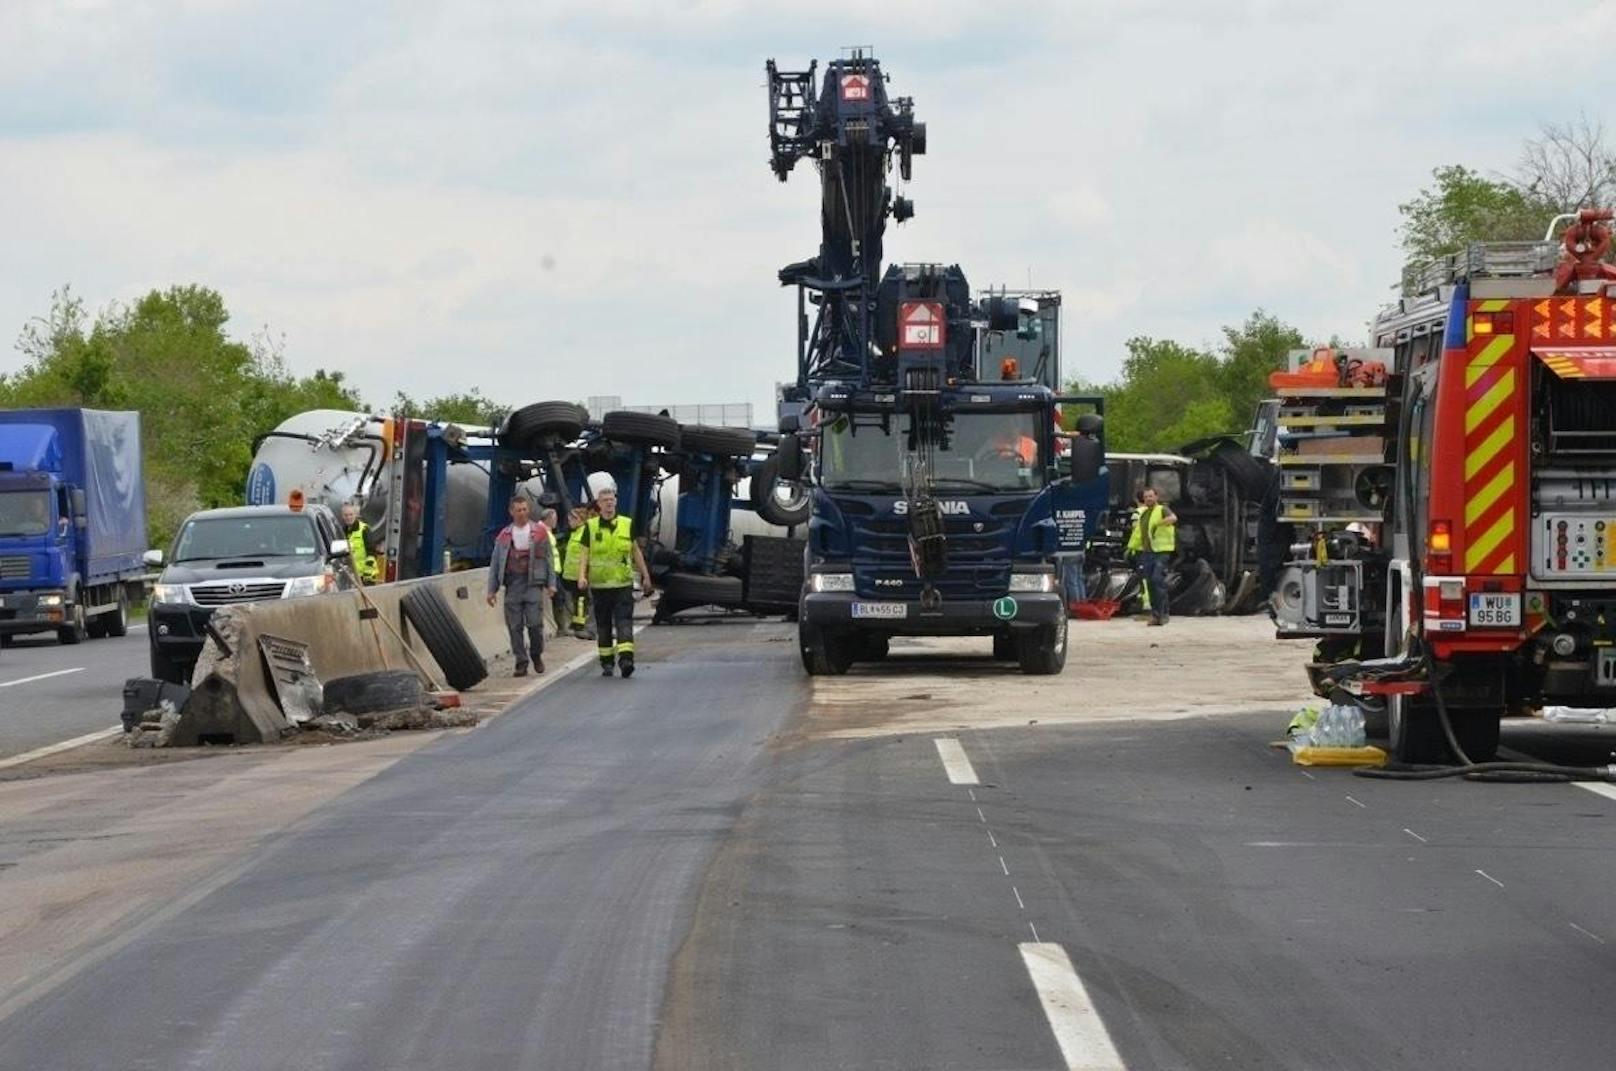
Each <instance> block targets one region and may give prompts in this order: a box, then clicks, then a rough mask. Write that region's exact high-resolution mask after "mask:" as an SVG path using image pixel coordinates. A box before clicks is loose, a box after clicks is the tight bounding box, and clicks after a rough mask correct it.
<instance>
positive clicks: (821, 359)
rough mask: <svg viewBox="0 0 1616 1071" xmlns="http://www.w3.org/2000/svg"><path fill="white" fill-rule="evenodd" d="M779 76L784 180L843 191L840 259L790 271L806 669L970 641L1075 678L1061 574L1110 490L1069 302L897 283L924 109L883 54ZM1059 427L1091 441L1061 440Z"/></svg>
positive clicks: (774, 97)
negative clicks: (812, 177) (899, 93)
mask: <svg viewBox="0 0 1616 1071" xmlns="http://www.w3.org/2000/svg"><path fill="white" fill-rule="evenodd" d="M766 69H767V73H768V79H769V139H770V145H771V148H772V151H773V155H772V160H771V166H772V168H773V170H774V173H775V175H776V176H777V177H778V178H779V179H780V180H781V181H782V182H784V181H785V180H786V179H787V178H788V177H789V175H790V173H791V171H792V169H793V168H794V167H795V165H796V164H797V162H798V161H799V160H802V159H805V158H806V159H812V160H813V161H814V163H815V166H816V167H817V169H818V171H819V177H820V184H821V190H822V196H821V216H820V222H821V242H820V248H819V253H818V255H816V256H814V257H812V258H810V259H808V260H804V261H800V262H798V263H795V264H790V265H788V266H786V267H785V268H783V269H781V271H780V282H781V283H782V285H786V286H795V287H796V288H797V311H798V315H797V321H798V327H797V334H798V340H797V378H796V382H795V383H794V384H792V385H791V386H789V387H787V388H785V389H784V390H783V391H782V396H781V424H780V429H781V432H782V435H781V442H780V448H779V450H778V452H777V456H778V457H779V458H780V472H781V475H782V477H784V478H785V479H787V480H800V481H804V482H806V483H808V484H809V485H811V487H812V509H811V515H810V519H809V522H808V544H807V549H806V561H805V580H804V584H803V593H802V598H801V602H800V604H799V608H798V637H799V644H800V647H801V651H802V661H803V665H804V667H805V668H806V669H807V671H808V672H809V673H810V674H813V675H820V674H839V673H845V672H846V671H847V670H848V668H849V667H850V666H851V665H852V664H853V663H854V662H856V661H864V660H869V661H875V660H879V659H881V658H883V657H885V656H886V654H887V651H888V647H889V642H890V640H891V638H892V637H893V636H899V635H964V636H983V637H992V640H993V653H994V656H995V657H996V658H1000V659H1004V660H1014V661H1017V662H1019V664H1020V667H1021V669H1022V670H1023V671H1024V672H1027V673H1041V674H1049V673H1058V672H1060V670H1061V668H1062V667H1063V666H1064V665H1065V662H1066V607H1065V605H1064V603H1063V601H1062V596H1061V592H1060V581H1059V577H1058V575H1057V569H1056V563H1057V561H1058V558H1059V556H1060V555H1061V554H1063V553H1075V552H1079V551H1081V550H1082V548H1083V546H1084V543H1085V541H1086V533H1087V532H1089V531H1092V530H1094V529H1095V528H1096V527H1097V526H1098V523H1099V520H1100V515H1101V512H1102V511H1103V510H1104V509H1105V506H1106V490H1107V489H1106V480H1105V473H1104V453H1105V447H1104V444H1103V440H1102V435H1103V426H1102V421H1101V413H1102V412H1103V401H1102V400H1101V399H1100V398H1098V397H1094V396H1077V395H1069V396H1068V395H1062V394H1061V393H1060V350H1059V329H1060V320H1059V316H1060V295H1059V294H1058V293H1055V292H1053V291H1043V292H1009V291H998V292H989V293H987V294H985V295H981V296H973V294H972V292H971V289H970V286H969V284H968V283H967V281H966V277H965V273H964V272H963V271H961V269H960V268H959V266H958V265H941V264H901V265H893V266H890V267H887V268H886V269H885V271H883V270H882V253H883V239H884V236H885V232H886V221H887V218H888V217H889V216H890V217H891V218H892V219H894V220H896V221H898V222H900V223H901V222H902V221H904V220H906V219H909V218H910V217H911V216H913V215H914V203H913V202H912V201H910V200H909V199H908V198H906V197H903V196H898V195H896V194H895V193H894V191H893V190H892V188H891V186H890V185H889V183H888V178H889V176H890V174H891V172H892V169H893V166H894V164H895V165H896V167H897V170H898V173H899V174H900V175H901V176H902V178H903V179H904V180H906V181H907V180H908V179H909V177H910V174H911V171H912V168H913V163H914V158H915V157H916V156H920V155H923V154H924V153H925V152H926V126H925V124H924V123H922V122H919V121H918V120H916V119H915V116H914V104H913V101H912V100H911V99H910V98H908V97H890V96H888V94H887V79H886V76H885V75H884V74H883V72H882V70H881V65H880V63H879V61H877V60H876V59H875V58H874V57H872V56H870V55H868V54H867V53H866V52H864V51H863V50H854V51H852V52H851V53H850V54H849V55H847V56H846V57H845V58H842V59H839V60H834V61H832V62H830V63H828V64H826V69H825V73H824V77H823V79H822V80H820V79H819V78H818V75H817V72H818V63H817V61H816V62H815V63H813V64H811V65H810V66H809V68H808V69H807V70H806V71H782V70H779V69H778V68H777V67H776V66H775V63H774V61H773V60H770V61H769V62H768V64H767V68H766ZM984 366H986V369H987V370H986V372H984ZM1063 406H1064V407H1067V408H1066V410H1065V411H1064V412H1062V411H1061V410H1060V409H1059V408H1058V407H1063ZM1074 414H1080V415H1077V418H1076V420H1075V421H1072V418H1073V415H1074ZM1057 416H1059V417H1060V418H1061V419H1062V420H1064V421H1072V422H1073V424H1074V427H1075V434H1073V435H1072V436H1071V437H1069V438H1067V437H1063V436H1057V434H1056V432H1057ZM1062 452H1064V455H1065V457H1064V462H1061V461H1059V458H1060V456H1061V453H1062Z"/></svg>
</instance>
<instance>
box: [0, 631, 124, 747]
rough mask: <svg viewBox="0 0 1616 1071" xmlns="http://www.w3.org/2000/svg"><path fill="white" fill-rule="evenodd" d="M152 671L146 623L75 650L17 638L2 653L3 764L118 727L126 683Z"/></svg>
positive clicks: (52, 640) (42, 639)
mask: <svg viewBox="0 0 1616 1071" xmlns="http://www.w3.org/2000/svg"><path fill="white" fill-rule="evenodd" d="M149 669H150V666H149V660H148V657H147V653H146V626H145V624H144V623H143V622H142V623H136V624H133V625H131V626H130V629H129V634H128V635H127V636H123V637H120V638H118V639H101V640H90V639H87V640H85V641H84V642H83V643H80V644H77V645H75V646H71V647H65V646H63V645H61V644H59V643H57V642H56V637H55V636H53V635H45V634H40V635H38V636H19V637H17V638H16V639H15V640H14V641H13V642H12V644H11V645H10V646H9V647H6V648H5V649H4V650H0V760H4V759H5V758H7V757H9V756H14V755H17V754H20V753H23V752H27V751H32V750H34V749H36V748H41V747H48V746H50V745H52V744H58V743H61V742H62V741H64V740H70V739H73V738H75V737H79V736H83V735H85V734H87V733H93V732H97V731H100V730H103V729H107V728H109V727H111V726H113V725H117V724H118V714H119V711H121V710H122V709H123V682H124V681H125V680H127V679H128V678H130V677H143V676H145V675H146V674H147V672H148V671H149Z"/></svg>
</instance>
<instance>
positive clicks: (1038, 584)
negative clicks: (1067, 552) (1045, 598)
mask: <svg viewBox="0 0 1616 1071" xmlns="http://www.w3.org/2000/svg"><path fill="white" fill-rule="evenodd" d="M1010 590H1011V591H1021V592H1027V591H1054V590H1055V574H1054V573H1011V574H1010Z"/></svg>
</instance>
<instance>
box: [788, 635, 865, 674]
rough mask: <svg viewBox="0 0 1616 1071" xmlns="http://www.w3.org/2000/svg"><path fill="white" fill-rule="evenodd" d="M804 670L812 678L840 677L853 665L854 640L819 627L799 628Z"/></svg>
mask: <svg viewBox="0 0 1616 1071" xmlns="http://www.w3.org/2000/svg"><path fill="white" fill-rule="evenodd" d="M797 642H798V646H800V647H801V648H802V668H803V669H805V670H807V671H808V675H809V676H810V677H839V676H841V675H842V674H843V673H846V672H847V671H848V669H849V668H850V667H851V666H852V665H853V644H852V638H851V637H849V636H845V635H842V634H841V633H838V632H832V631H830V630H828V629H823V628H820V627H819V626H818V625H804V624H799V625H798V626H797Z"/></svg>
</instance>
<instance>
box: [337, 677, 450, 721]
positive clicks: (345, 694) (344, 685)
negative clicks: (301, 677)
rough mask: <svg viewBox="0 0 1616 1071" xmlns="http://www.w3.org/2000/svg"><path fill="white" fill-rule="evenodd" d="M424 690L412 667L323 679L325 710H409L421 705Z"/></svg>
mask: <svg viewBox="0 0 1616 1071" xmlns="http://www.w3.org/2000/svg"><path fill="white" fill-rule="evenodd" d="M425 694H426V693H425V692H424V691H423V689H422V688H421V678H420V677H419V676H417V675H416V673H415V671H414V670H409V669H383V670H378V671H377V672H375V673H355V674H353V675H352V676H349V677H337V678H336V679H334V680H329V681H326V682H325V701H324V702H323V704H322V705H321V709H322V710H323V711H324V712H325V713H327V714H374V713H377V712H379V711H384V710H409V709H411V708H413V707H418V706H420V705H421V700H422V698H423V696H424V695H425Z"/></svg>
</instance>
